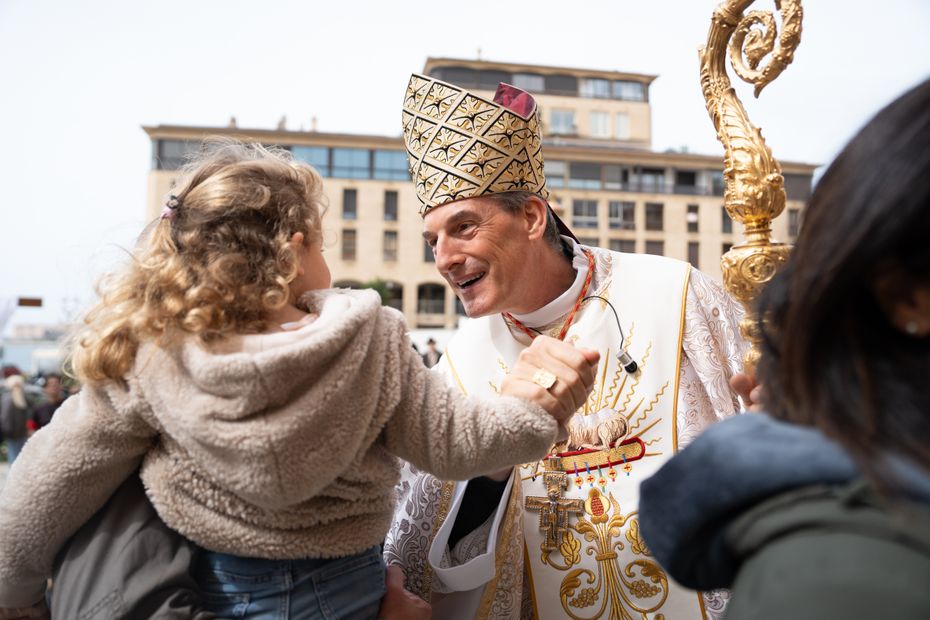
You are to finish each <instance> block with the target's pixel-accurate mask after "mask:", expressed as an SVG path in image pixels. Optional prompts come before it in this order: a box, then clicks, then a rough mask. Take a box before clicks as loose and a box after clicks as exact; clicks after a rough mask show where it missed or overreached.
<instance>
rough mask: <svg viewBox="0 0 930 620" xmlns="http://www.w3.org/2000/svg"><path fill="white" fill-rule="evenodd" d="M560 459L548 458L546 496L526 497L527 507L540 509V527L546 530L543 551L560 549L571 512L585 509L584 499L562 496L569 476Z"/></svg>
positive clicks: (545, 472) (545, 477) (544, 476)
mask: <svg viewBox="0 0 930 620" xmlns="http://www.w3.org/2000/svg"><path fill="white" fill-rule="evenodd" d="M559 461H560V459H558V458H557V457H551V458H548V459H546V462H545V467H546V470H545V471H544V472H543V483H544V484H545V485H546V497H527V498H526V504H525V505H526V509H527V510H538V511H539V529H541V530H545V532H546V538H545V540H543V543H542V549H543V551H553V550H555V549H558V547H559V539H560V538H561V537H562V533H563V532H565V531H566V530H568V515H569V513H573V514H577V513H580V512H581V511H582V510H584V502H583V501H582V500H580V499H565V498H564V497H562V493H564V492H565V488H566V487H567V486H568V477H567V476H566V475H565V472H563V471H562V470H561V469H560V467H559Z"/></svg>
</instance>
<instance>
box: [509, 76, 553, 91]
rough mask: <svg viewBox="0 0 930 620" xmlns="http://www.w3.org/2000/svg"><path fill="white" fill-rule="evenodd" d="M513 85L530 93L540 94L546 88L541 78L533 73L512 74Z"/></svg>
mask: <svg viewBox="0 0 930 620" xmlns="http://www.w3.org/2000/svg"><path fill="white" fill-rule="evenodd" d="M513 85H514V86H516V87H517V88H519V89H520V90H525V91H529V92H531V93H540V92H542V91H543V90H545V88H546V82H545V80H544V79H543V76H541V75H536V74H534V73H514V74H513Z"/></svg>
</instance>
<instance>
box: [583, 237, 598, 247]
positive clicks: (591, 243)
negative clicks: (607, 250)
mask: <svg viewBox="0 0 930 620" xmlns="http://www.w3.org/2000/svg"><path fill="white" fill-rule="evenodd" d="M578 243H580V244H581V245H586V246H588V247H589V248H596V247H597V246H598V245H599V243H598V240H597V237H578Z"/></svg>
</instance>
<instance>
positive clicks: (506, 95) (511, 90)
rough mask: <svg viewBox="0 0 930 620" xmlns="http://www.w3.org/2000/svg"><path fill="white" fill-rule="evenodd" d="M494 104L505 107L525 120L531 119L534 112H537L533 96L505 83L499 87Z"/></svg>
mask: <svg viewBox="0 0 930 620" xmlns="http://www.w3.org/2000/svg"><path fill="white" fill-rule="evenodd" d="M494 103H497V104H500V105H502V106H504V107H505V108H507V109H508V110H510V111H511V112H514V113H515V114H519V115H520V116H522V117H523V118H529V117H530V115H531V114H533V111H534V110H536V100H535V99H533V95H531V94H529V93H528V92H526V91H525V90H520V89H519V88H517V87H516V86H511V85H510V84H504V83H503V82H501V83H500V84H498V85H497V92H496V93H494Z"/></svg>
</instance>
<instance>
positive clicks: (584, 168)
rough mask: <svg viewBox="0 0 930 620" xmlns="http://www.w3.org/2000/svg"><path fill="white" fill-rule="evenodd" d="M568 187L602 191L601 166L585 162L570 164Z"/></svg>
mask: <svg viewBox="0 0 930 620" xmlns="http://www.w3.org/2000/svg"><path fill="white" fill-rule="evenodd" d="M570 171H571V174H570V178H569V180H568V186H569V187H573V188H576V189H601V165H600V164H589V163H583V162H572V163H571V164H570Z"/></svg>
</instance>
